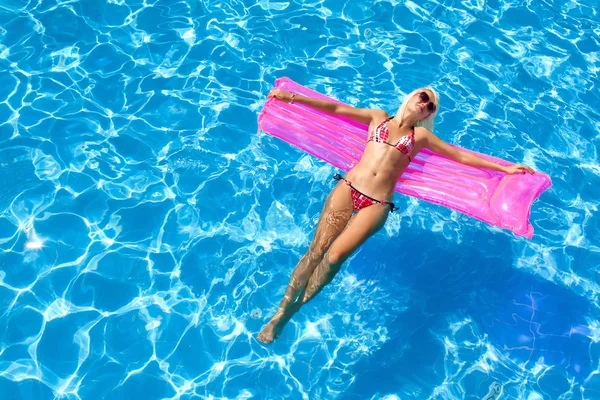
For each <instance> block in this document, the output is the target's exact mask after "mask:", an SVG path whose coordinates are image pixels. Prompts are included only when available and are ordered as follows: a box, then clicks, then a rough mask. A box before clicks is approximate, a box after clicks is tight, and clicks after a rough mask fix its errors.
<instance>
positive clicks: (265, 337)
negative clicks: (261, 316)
mask: <svg viewBox="0 0 600 400" xmlns="http://www.w3.org/2000/svg"><path fill="white" fill-rule="evenodd" d="M278 322H279V321H277V320H276V319H275V318H273V319H272V320H271V321H269V323H268V324H266V325H265V326H264V327H263V328H262V330H261V331H260V333H259V334H258V336H257V337H256V339H258V340H259V341H261V342H263V343H264V344H271V343H273V340H275V339H277V338H278V337H279V335H277V325H278V324H277V323H278Z"/></svg>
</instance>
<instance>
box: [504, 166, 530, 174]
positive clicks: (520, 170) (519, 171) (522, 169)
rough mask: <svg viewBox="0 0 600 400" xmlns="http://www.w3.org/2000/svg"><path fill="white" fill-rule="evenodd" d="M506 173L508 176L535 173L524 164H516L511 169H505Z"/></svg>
mask: <svg viewBox="0 0 600 400" xmlns="http://www.w3.org/2000/svg"><path fill="white" fill-rule="evenodd" d="M504 172H506V173H507V174H510V175H512V174H525V173H527V172H529V173H530V174H534V173H535V171H534V170H533V169H532V168H531V167H528V166H527V165H524V164H515V165H511V166H509V167H505V168H504Z"/></svg>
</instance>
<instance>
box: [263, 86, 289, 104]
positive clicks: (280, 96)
mask: <svg viewBox="0 0 600 400" xmlns="http://www.w3.org/2000/svg"><path fill="white" fill-rule="evenodd" d="M267 97H268V98H271V97H274V98H276V99H277V100H281V101H285V102H287V103H289V102H290V101H291V100H292V94H291V93H290V92H286V91H285V90H281V89H273V90H271V91H270V92H269V95H268V96H267Z"/></svg>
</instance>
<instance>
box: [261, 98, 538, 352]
mask: <svg viewBox="0 0 600 400" xmlns="http://www.w3.org/2000/svg"><path fill="white" fill-rule="evenodd" d="M269 97H274V98H276V99H278V100H281V101H287V102H290V103H294V102H297V103H302V104H306V105H308V106H310V107H313V108H316V109H319V110H321V111H325V112H327V113H330V114H334V115H339V116H343V117H346V118H349V119H351V120H354V121H357V122H361V123H364V124H367V125H368V126H369V136H368V137H369V139H368V142H367V145H366V147H365V150H364V153H363V155H362V158H361V159H360V161H359V163H358V164H357V165H356V166H355V167H354V168H352V169H351V170H350V171H348V173H347V174H346V176H345V177H341V176H340V175H339V174H336V175H335V176H334V179H336V180H337V181H338V184H337V185H336V186H335V187H334V189H333V190H332V191H331V193H330V194H329V196H328V197H327V200H326V201H325V206H324V207H323V211H322V212H321V216H320V218H319V222H318V225H317V229H316V231H315V234H314V237H313V239H312V242H311V244H310V247H309V249H308V251H307V252H306V254H304V255H303V256H302V258H301V259H300V261H299V262H298V265H296V268H295V269H294V271H293V272H292V277H291V279H290V283H289V285H288V287H287V289H286V291H285V295H284V296H283V299H282V300H281V304H280V305H279V309H278V310H277V312H276V313H275V315H274V316H273V318H271V320H270V321H269V323H267V324H266V325H265V326H264V327H263V329H262V331H261V332H260V333H259V334H258V340H260V341H261V342H263V343H266V344H268V343H271V342H272V341H273V340H274V339H276V338H277V337H278V336H279V334H280V333H281V330H282V329H283V327H284V326H285V324H286V323H287V322H288V321H289V319H290V318H291V317H292V316H293V315H294V314H295V313H296V312H297V311H298V310H299V309H300V307H302V306H303V305H304V304H306V303H307V302H308V301H309V300H310V299H312V298H313V297H315V296H316V295H317V294H318V293H319V292H320V291H321V290H322V289H323V287H325V285H327V284H328V283H329V282H331V281H332V279H333V277H334V276H335V274H336V273H337V272H338V271H339V270H340V267H341V265H342V263H343V262H344V261H345V260H346V259H347V258H348V257H349V256H350V255H351V254H352V253H353V252H354V250H356V249H357V248H358V247H359V246H360V245H361V244H362V243H364V241H365V240H366V239H367V238H369V237H370V236H371V235H373V234H375V233H376V232H377V231H378V230H379V229H381V227H383V224H384V223H385V221H386V219H387V217H388V214H389V213H390V212H392V211H394V210H395V206H394V204H393V203H392V202H391V201H392V198H393V194H394V187H395V184H396V181H398V179H399V178H400V175H402V173H403V172H404V170H405V169H406V168H407V166H408V164H409V163H410V162H411V160H412V159H413V158H414V157H415V156H416V155H417V154H418V153H419V151H421V149H423V148H426V149H429V150H431V151H433V152H435V153H438V154H440V155H442V156H444V157H447V158H449V159H452V160H454V161H457V162H459V163H461V164H465V165H470V166H473V167H478V168H486V169H490V170H494V171H501V172H505V173H507V174H515V173H526V172H529V173H533V170H532V169H531V168H529V167H528V166H525V165H521V164H519V165H512V166H510V167H505V166H502V165H499V164H496V163H493V162H490V161H487V160H484V159H482V158H479V157H477V156H475V155H473V154H471V153H466V152H462V151H460V150H458V149H456V148H455V147H453V146H450V145H449V144H447V143H445V142H444V141H442V140H441V139H440V138H438V137H437V136H436V135H434V134H433V133H432V131H433V122H434V119H435V116H436V115H437V112H438V109H439V103H438V95H437V94H436V93H435V91H434V90H433V89H432V88H430V87H427V88H422V89H417V90H415V91H414V92H412V93H410V94H409V95H408V96H406V98H405V99H404V101H403V103H402V105H401V106H400V108H399V110H398V112H397V113H396V115H395V116H393V117H389V116H388V114H387V113H386V112H385V111H382V110H375V109H368V108H354V107H349V106H344V105H340V104H337V103H333V102H329V101H324V100H317V99H312V98H309V97H305V96H300V95H297V94H295V93H289V92H285V91H282V90H279V89H275V90H273V91H271V93H269Z"/></svg>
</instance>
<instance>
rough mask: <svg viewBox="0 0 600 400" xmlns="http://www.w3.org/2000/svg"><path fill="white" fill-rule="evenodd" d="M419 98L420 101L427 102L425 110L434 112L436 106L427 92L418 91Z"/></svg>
mask: <svg viewBox="0 0 600 400" xmlns="http://www.w3.org/2000/svg"><path fill="white" fill-rule="evenodd" d="M419 100H421V102H422V103H428V104H427V111H429V112H430V113H434V112H435V110H436V106H435V104H433V102H432V101H431V100H430V99H429V95H428V94H427V93H425V92H421V93H419Z"/></svg>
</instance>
